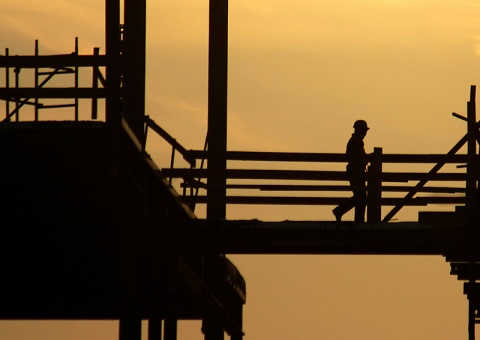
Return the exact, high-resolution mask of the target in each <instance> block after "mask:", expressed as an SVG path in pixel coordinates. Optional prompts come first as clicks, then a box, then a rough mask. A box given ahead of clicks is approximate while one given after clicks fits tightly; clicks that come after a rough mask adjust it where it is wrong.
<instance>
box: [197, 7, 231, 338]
mask: <svg viewBox="0 0 480 340" xmlns="http://www.w3.org/2000/svg"><path fill="white" fill-rule="evenodd" d="M227 70H228V0H210V4H209V44H208V152H207V158H208V163H207V219H209V220H220V219H225V218H226V196H227V190H226V182H227V181H226V172H227V161H226V154H227ZM218 257H219V255H218V254H215V253H212V254H210V253H206V254H204V282H205V284H206V285H207V287H208V289H210V291H212V293H213V294H214V295H216V297H217V298H218V297H219V295H220V294H221V288H220V287H219V282H221V275H222V272H221V269H220V267H219V265H218V261H219V259H218ZM202 329H203V332H204V335H205V340H223V339H224V331H223V329H222V328H221V326H220V325H219V324H218V320H214V319H213V318H211V317H206V318H205V319H204V320H203V325H202Z"/></svg>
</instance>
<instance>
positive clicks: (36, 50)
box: [34, 39, 38, 122]
mask: <svg viewBox="0 0 480 340" xmlns="http://www.w3.org/2000/svg"><path fill="white" fill-rule="evenodd" d="M35 57H38V39H37V40H35ZM34 72H35V75H34V77H35V89H38V66H36V65H35V71H34ZM34 105H35V107H34V110H35V121H36V122H38V97H37V96H35V99H34Z"/></svg>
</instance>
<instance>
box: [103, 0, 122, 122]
mask: <svg viewBox="0 0 480 340" xmlns="http://www.w3.org/2000/svg"><path fill="white" fill-rule="evenodd" d="M105 14H106V18H105V42H106V43H105V45H106V58H107V67H106V79H105V81H106V94H107V98H106V101H105V116H106V117H105V120H106V122H107V125H108V126H109V127H112V126H114V127H115V128H116V127H118V126H119V125H120V110H121V105H120V80H121V72H120V0H106V1H105Z"/></svg>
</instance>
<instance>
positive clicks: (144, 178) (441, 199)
mask: <svg viewBox="0 0 480 340" xmlns="http://www.w3.org/2000/svg"><path fill="white" fill-rule="evenodd" d="M105 4H106V6H105V34H106V52H105V53H104V54H101V53H100V50H99V49H98V48H96V49H94V51H93V53H92V54H91V55H80V54H79V52H78V50H79V49H78V41H77V40H76V41H75V50H74V52H73V53H70V54H64V55H41V54H40V53H39V44H38V42H36V44H35V53H34V55H32V56H12V55H10V53H9V51H8V49H7V50H6V51H5V55H3V56H0V69H2V70H4V74H5V86H4V87H2V88H0V99H1V100H3V101H4V102H5V115H4V118H3V121H2V122H1V123H0V143H2V145H3V146H4V147H2V148H1V149H0V163H1V166H0V173H1V174H2V176H0V183H1V187H2V190H1V192H0V226H1V227H0V228H1V231H2V235H3V236H2V238H0V243H1V246H0V255H1V256H0V266H1V268H2V273H3V274H4V276H5V277H8V278H9V279H8V280H2V281H1V282H0V292H1V293H0V319H4V320H9V319H29V320H30V319H39V320H44V319H55V320H58V319H64V320H69V319H85V320H92V319H97V320H119V338H120V339H121V340H137V339H140V338H141V321H142V320H148V322H149V323H148V325H149V326H148V338H149V340H159V339H162V338H163V339H166V340H173V339H176V338H177V321H178V320H184V319H192V320H202V331H203V333H204V335H205V339H206V340H220V339H224V336H225V333H227V334H228V335H229V336H230V338H231V339H232V340H238V339H242V338H243V337H244V333H243V328H242V319H243V306H244V304H245V302H246V283H245V280H244V279H243V277H242V275H241V273H240V272H239V270H238V269H237V268H236V267H235V266H234V265H233V264H232V263H231V262H230V261H229V260H228V258H227V257H226V254H353V255H355V254H386V255H388V254H411V255H423V254H429V255H438V256H444V257H445V258H446V261H448V262H449V263H450V265H451V274H452V275H456V276H457V277H458V279H460V280H463V281H465V286H464V293H465V294H466V296H467V298H468V301H469V320H468V334H469V340H472V339H475V324H476V323H479V322H480V284H479V282H478V280H479V279H480V254H479V249H480V248H479V245H480V239H479V230H478V225H479V222H480V220H479V219H480V212H479V211H480V209H479V204H480V198H479V191H478V180H479V173H480V172H479V162H478V161H479V157H478V149H477V144H478V143H479V142H480V134H479V127H480V122H479V121H477V118H476V107H475V97H476V87H475V86H472V87H471V88H470V98H469V101H468V105H467V114H466V117H464V116H461V115H459V114H456V113H455V114H454V116H455V117H457V118H460V119H462V120H465V121H466V125H467V132H466V134H465V136H464V137H462V138H461V139H460V140H459V142H458V143H457V144H456V145H454V146H453V147H452V149H451V150H450V151H449V152H448V153H446V154H437V155H431V154H430V155H419V154H411V155H407V154H383V152H382V149H381V148H375V150H374V152H373V153H372V154H370V155H368V157H369V163H370V166H369V169H368V179H367V181H368V206H367V209H368V211H367V223H365V224H362V225H356V226H353V225H352V224H353V223H351V222H341V224H340V225H339V224H338V223H336V222H335V221H308V222H306V221H284V222H262V221H258V220H243V221H233V220H227V219H226V206H227V205H228V204H261V205H267V204H275V205H336V204H339V203H340V202H341V201H342V200H344V199H345V197H343V196H342V195H337V194H336V195H335V196H333V197H327V196H314V195H308V196H299V195H298V194H295V193H299V192H300V193H305V192H309V193H318V192H335V193H338V192H340V193H341V192H347V191H349V190H350V189H349V187H348V186H347V185H345V184H338V183H346V181H347V178H346V175H345V173H344V172H343V171H325V170H321V169H320V170H304V169H297V170H292V169H291V168H290V169H281V166H280V165H279V163H280V162H282V163H285V162H288V163H289V164H304V163H312V164H319V166H320V167H321V166H322V164H324V163H329V164H330V163H345V162H346V161H347V159H346V156H345V155H343V154H320V153H281V152H243V151H229V150H227V143H226V140H227V59H228V58H227V57H228V1H227V0H210V14H209V15H210V17H209V25H210V29H209V61H208V62H209V82H208V104H209V105H208V139H207V143H206V144H205V148H204V149H203V150H187V149H186V148H185V147H183V146H182V145H181V144H180V143H179V142H177V141H176V140H175V139H174V138H173V137H172V136H170V135H169V134H168V133H167V132H166V131H165V130H164V129H162V128H161V126H160V125H159V124H157V122H155V121H153V120H152V119H151V118H150V117H148V116H147V115H146V114H145V37H146V35H145V29H146V26H145V17H146V0H135V1H134V0H123V2H121V1H120V0H106V1H105ZM122 6H123V13H124V14H123V18H122V17H121V14H120V13H121V12H122V11H121V8H122ZM122 19H123V21H122ZM22 70H29V71H32V70H33V77H34V78H33V80H31V79H30V80H28V81H26V82H24V78H23V77H24V76H26V75H24V73H22ZM84 70H90V71H91V74H92V77H91V79H92V86H91V87H81V86H79V83H80V82H79V75H80V74H82V72H83V71H84ZM28 74H30V73H28ZM60 76H61V77H70V80H71V81H72V83H68V80H65V84H66V85H65V86H61V87H54V86H49V81H50V80H51V79H52V78H54V77H60ZM67 83H68V84H67ZM23 84H27V86H25V85H23ZM72 84H73V86H72ZM58 100H61V101H62V103H60V104H59V103H58ZM84 101H88V102H89V105H91V106H90V109H89V110H88V111H89V114H88V117H83V119H82V116H81V115H82V111H81V110H79V105H80V104H79V103H81V102H84ZM99 103H102V104H104V110H103V109H102V105H99ZM27 108H31V109H30V110H27ZM46 109H49V110H55V111H56V112H59V116H58V117H59V118H58V119H56V120H52V119H51V115H48V116H47V117H48V118H47V119H43V116H44V110H46ZM71 111H73V112H72V115H71V116H68V114H70V112H71ZM24 114H25V116H24ZM55 117H56V116H55ZM149 133H150V134H151V133H156V134H158V135H159V136H161V137H162V138H163V139H164V140H165V141H166V142H167V143H169V144H170V146H171V147H172V159H171V166H170V168H164V169H160V168H159V167H158V165H157V164H155V162H154V161H153V160H152V158H151V157H150V155H149V154H148V153H147V136H148V134H149ZM464 145H466V146H467V152H466V153H464V154H459V152H460V150H461V149H462V148H463V147H464ZM207 146H208V147H207ZM178 153H179V154H180V155H181V156H182V157H183V159H184V160H185V161H186V164H188V166H187V167H182V168H178V167H175V162H174V160H175V158H174V157H175V155H176V154H178ZM238 160H241V161H245V162H252V163H253V164H255V162H259V161H262V162H271V163H272V164H274V165H273V166H272V168H274V170H270V169H269V170H265V169H258V168H255V166H253V167H251V168H241V169H232V168H229V167H228V163H229V162H230V161H238ZM388 163H392V164H395V163H398V164H431V165H432V167H431V170H430V171H429V172H426V173H420V172H386V171H384V170H383V165H384V164H388ZM446 164H453V165H457V167H458V168H459V170H458V171H455V172H445V171H441V170H442V168H443V167H444V165H446ZM205 165H206V167H205ZM204 167H205V168H204ZM173 178H181V179H182V180H183V181H182V184H181V190H178V188H174V187H173V186H172V179H173ZM274 181H275V182H274ZM282 181H283V182H284V183H285V184H278V183H279V182H282ZM409 181H410V182H412V181H413V182H415V183H417V184H416V185H414V186H409V185H408V183H409ZM299 182H300V183H301V184H297V183H299ZM320 182H323V183H326V184H319V183H320ZM273 183H275V184H273ZM305 183H309V184H305ZM332 183H333V184H332ZM385 183H394V185H386V184H385ZM405 183H407V184H405ZM430 183H434V185H430ZM435 183H436V184H435ZM452 183H453V184H452ZM427 184H428V185H427ZM233 190H236V191H235V192H238V190H244V192H247V193H251V192H252V191H255V192H256V193H258V192H261V193H262V194H261V195H258V194H255V195H244V196H239V195H231V192H232V191H233ZM179 191H182V193H179ZM271 192H275V193H276V194H275V195H269V194H268V193H271ZM265 193H267V194H265ZM419 193H421V194H427V195H428V194H429V193H433V194H434V195H432V196H421V195H417V194H419ZM459 194H460V195H459ZM399 195H400V196H399ZM433 203H435V204H445V205H451V206H452V205H453V206H455V210H454V211H449V212H421V213H419V219H418V221H417V222H403V223H402V222H397V223H392V222H391V220H392V218H393V217H394V216H395V215H396V213H397V212H398V211H400V209H402V207H404V206H425V205H428V204H433ZM198 204H205V205H206V218H205V219H200V218H197V217H196V216H195V214H194V211H195V206H196V205H198ZM382 207H392V208H391V210H390V212H389V213H387V214H386V215H385V216H382Z"/></svg>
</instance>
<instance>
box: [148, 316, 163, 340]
mask: <svg viewBox="0 0 480 340" xmlns="http://www.w3.org/2000/svg"><path fill="white" fill-rule="evenodd" d="M148 340H162V319H160V318H159V317H151V318H150V319H149V320H148Z"/></svg>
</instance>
